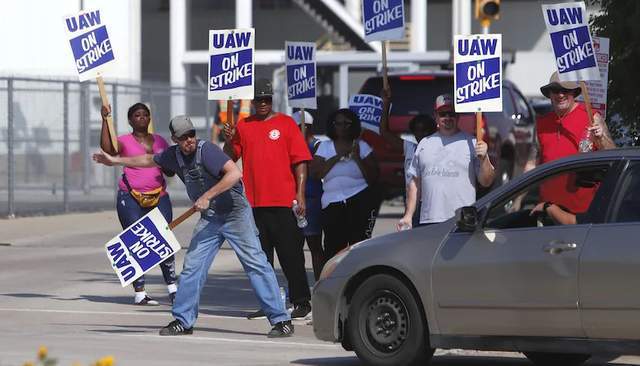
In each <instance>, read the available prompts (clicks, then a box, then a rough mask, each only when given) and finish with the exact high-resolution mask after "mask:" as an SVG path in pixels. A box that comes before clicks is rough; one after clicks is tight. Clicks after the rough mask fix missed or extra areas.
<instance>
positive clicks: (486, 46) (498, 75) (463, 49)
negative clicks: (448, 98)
mask: <svg viewBox="0 0 640 366" xmlns="http://www.w3.org/2000/svg"><path fill="white" fill-rule="evenodd" d="M453 42H454V54H453V62H454V85H455V90H454V94H455V95H454V98H453V99H454V108H455V110H456V112H500V111H502V35H501V34H474V35H470V36H455V37H454V40H453Z"/></svg>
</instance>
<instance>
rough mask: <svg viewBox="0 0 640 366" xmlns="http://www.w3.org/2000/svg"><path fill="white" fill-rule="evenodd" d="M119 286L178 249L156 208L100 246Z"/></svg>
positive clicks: (140, 274)
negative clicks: (102, 246)
mask: <svg viewBox="0 0 640 366" xmlns="http://www.w3.org/2000/svg"><path fill="white" fill-rule="evenodd" d="M104 248H105V250H106V252H107V257H108V258H109V261H110V262H111V266H112V267H113V270H114V271H115V272H116V274H117V275H118V278H119V279H120V283H121V284H122V287H126V286H128V285H129V284H131V283H132V282H133V281H135V280H136V279H137V278H139V277H140V276H142V275H143V274H145V273H146V272H148V271H149V270H151V269H152V268H153V267H155V266H157V265H158V264H160V263H161V262H163V261H164V260H165V259H167V258H169V257H170V256H172V255H174V254H175V253H177V252H178V251H179V250H180V244H179V243H178V240H177V239H176V237H175V236H174V235H173V232H171V230H169V224H167V221H166V220H165V219H164V216H162V213H161V212H160V210H159V209H158V208H157V207H156V208H154V209H153V210H151V211H150V212H149V213H148V214H146V215H144V216H143V217H142V218H141V219H140V220H138V221H136V222H135V223H133V225H131V226H129V227H128V228H126V229H125V230H124V231H123V232H121V233H120V234H118V235H117V236H116V237H115V238H113V239H111V240H109V242H108V243H107V244H106V245H105V246H104Z"/></svg>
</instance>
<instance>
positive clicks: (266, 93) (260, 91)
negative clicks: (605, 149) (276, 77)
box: [253, 79, 273, 99]
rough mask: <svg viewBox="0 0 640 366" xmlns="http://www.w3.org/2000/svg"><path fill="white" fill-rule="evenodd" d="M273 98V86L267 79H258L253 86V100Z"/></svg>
mask: <svg viewBox="0 0 640 366" xmlns="http://www.w3.org/2000/svg"><path fill="white" fill-rule="evenodd" d="M270 96H273V86H272V85H271V80H269V79H258V80H256V83H255V85H254V86H253V99H256V98H260V97H270Z"/></svg>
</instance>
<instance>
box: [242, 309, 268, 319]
mask: <svg viewBox="0 0 640 366" xmlns="http://www.w3.org/2000/svg"><path fill="white" fill-rule="evenodd" d="M266 318H267V316H266V315H265V313H264V311H262V309H260V310H258V311H256V312H253V313H251V314H249V315H247V319H250V320H251V319H266Z"/></svg>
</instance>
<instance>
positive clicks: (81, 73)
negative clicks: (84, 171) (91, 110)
mask: <svg viewBox="0 0 640 366" xmlns="http://www.w3.org/2000/svg"><path fill="white" fill-rule="evenodd" d="M64 22H65V25H66V27H65V29H66V32H67V34H68V36H69V45H70V46H71V52H72V55H73V58H74V61H75V66H76V71H77V72H78V77H79V79H80V81H86V80H89V79H92V78H94V77H95V78H96V82H97V83H98V90H99V92H100V98H101V99H102V105H103V106H108V105H109V98H108V97H107V92H106V90H105V88H104V80H103V79H102V73H103V72H104V71H105V70H107V69H108V68H109V67H110V66H111V65H112V64H113V61H115V57H114V55H113V49H112V46H111V40H110V39H109V33H108V32H107V26H106V24H103V22H102V18H101V14H100V10H87V11H81V12H80V13H78V14H75V15H69V16H66V17H64ZM107 127H108V130H109V137H110V139H111V144H112V145H113V148H114V149H115V150H116V151H118V139H117V136H116V132H115V129H114V127H113V118H112V116H111V115H109V116H107Z"/></svg>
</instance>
